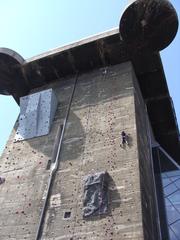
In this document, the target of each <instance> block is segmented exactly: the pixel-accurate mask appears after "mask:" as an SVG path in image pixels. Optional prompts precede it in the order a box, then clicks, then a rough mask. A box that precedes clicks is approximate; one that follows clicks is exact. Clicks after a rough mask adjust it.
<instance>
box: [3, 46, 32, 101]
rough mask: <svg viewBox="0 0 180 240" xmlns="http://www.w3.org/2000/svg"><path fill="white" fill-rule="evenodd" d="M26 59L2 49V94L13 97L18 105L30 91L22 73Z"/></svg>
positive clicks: (11, 51)
mask: <svg viewBox="0 0 180 240" xmlns="http://www.w3.org/2000/svg"><path fill="white" fill-rule="evenodd" d="M23 63H24V59H23V58H22V57H21V56H20V55H19V54H18V53H16V52H15V51H13V50H11V49H8V48H0V94H4V95H12V96H13V97H14V99H15V100H16V102H17V103H19V98H20V97H21V96H24V95H26V94H27V93H28V91H29V89H28V86H27V83H26V82H25V79H24V77H23V74H22V71H21V65H22V64H23Z"/></svg>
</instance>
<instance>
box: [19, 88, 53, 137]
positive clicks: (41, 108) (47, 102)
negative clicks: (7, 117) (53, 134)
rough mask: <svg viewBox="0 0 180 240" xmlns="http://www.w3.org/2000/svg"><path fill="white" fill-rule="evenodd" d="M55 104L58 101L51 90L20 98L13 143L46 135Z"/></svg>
mask: <svg viewBox="0 0 180 240" xmlns="http://www.w3.org/2000/svg"><path fill="white" fill-rule="evenodd" d="M57 104H58V101H57V98H56V95H55V93H54V91H53V90H52V89H48V90H44V91H41V92H37V93H33V94H31V95H28V96H25V97H21V98H20V116H19V126H18V128H17V132H16V135H15V142H16V141H21V140H25V139H30V138H33V137H38V136H43V135H46V134H48V133H49V131H50V128H51V124H52V121H53V119H54V115H55V112H56V109H57Z"/></svg>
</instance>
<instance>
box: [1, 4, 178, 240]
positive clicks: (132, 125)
mask: <svg viewBox="0 0 180 240" xmlns="http://www.w3.org/2000/svg"><path fill="white" fill-rule="evenodd" d="M177 27H178V20H177V16H176V13H175V10H174V9H173V7H172V6H171V4H170V3H169V2H167V1H157V0H154V1H142V0H138V1H136V2H134V3H133V4H132V5H130V6H129V7H128V8H127V10H126V11H125V12H124V14H123V15H122V18H121V21H120V28H119V29H120V31H119V29H114V30H111V31H108V32H105V33H102V34H99V35H96V36H93V37H90V38H87V39H85V40H82V41H79V42H75V43H73V44H71V45H68V46H65V47H60V48H57V49H55V50H52V51H49V52H46V53H44V54H42V55H39V56H37V57H33V58H31V59H28V60H24V59H23V58H22V57H21V56H19V55H18V54H17V53H15V52H13V51H12V50H9V49H5V48H2V49H0V93H1V94H11V95H12V96H13V97H14V99H15V100H16V102H17V103H18V104H19V105H20V115H19V118H18V121H17V122H16V123H15V126H14V129H13V131H12V134H11V136H10V138H9V140H8V142H7V145H6V147H5V149H4V152H3V154H2V156H1V158H0V174H1V178H0V203H1V204H0V239H1V240H8V239H9V240H15V239H18V240H23V239H29V240H30V239H32V240H33V239H44V240H60V239H62V240H82V239H92V240H121V239H122V240H160V239H164V240H165V239H166V240H168V239H173V238H171V233H170V230H169V229H168V221H167V220H166V219H167V213H166V206H165V201H164V198H163V185H162V183H163V181H162V178H161V174H163V172H165V171H166V170H174V168H173V167H172V165H171V166H170V165H168V163H167V164H166V161H165V160H164V164H165V167H164V169H162V166H160V161H161V160H162V159H165V158H168V159H170V160H171V164H174V165H173V166H176V167H177V168H178V164H179V163H180V145H179V132H178V127H177V123H176V118H175V113H174V109H173V106H172V100H171V98H170V95H169V92H168V88H167V83H166V79H165V76H164V72H163V67H162V63H161V59H160V55H159V51H160V50H161V49H163V48H164V47H166V46H167V45H168V44H169V43H170V42H171V41H172V40H173V38H174V37H175V34H176V32H177ZM123 134H124V135H123ZM164 156H165V157H164ZM153 159H154V160H153ZM169 166H170V167H169ZM179 219H180V218H179ZM174 239H175V238H174Z"/></svg>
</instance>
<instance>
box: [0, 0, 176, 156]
mask: <svg viewBox="0 0 180 240" xmlns="http://www.w3.org/2000/svg"><path fill="white" fill-rule="evenodd" d="M128 2H129V1H128V0H113V1H112V0H111V1H110V0H76V1H74V0H29V1H27V0H0V9H1V14H0V29H1V34H0V47H7V48H10V49H13V50H15V51H17V52H18V53H19V54H20V55H22V56H23V57H24V58H25V59H27V58H30V57H32V56H35V55H38V54H39V53H42V52H45V51H47V50H50V49H52V48H55V47H59V46H61V45H65V44H68V43H70V42H73V41H76V40H79V39H81V38H84V37H88V36H90V35H92V34H96V33H99V32H102V31H105V30H108V29H111V28H113V27H117V26H118V24H119V19H120V15H121V13H122V11H123V9H124V7H125V5H126V4H127V3H128ZM171 2H172V3H173V5H174V6H175V8H176V10H177V13H178V15H180V1H179V0H172V1H171ZM161 56H162V60H163V64H164V70H165V74H166V78H167V81H168V86H169V91H170V95H171V96H172V99H173V102H174V105H175V110H176V115H177V119H178V123H179V124H180V103H179V102H180V93H179V92H180V91H179V90H180V87H179V86H180V84H179V81H178V77H179V76H180V67H179V61H180V33H179V32H178V35H177V36H176V39H175V40H174V42H173V43H172V44H171V45H170V46H169V47H168V48H167V49H165V50H163V51H162V52H161ZM18 113H19V107H18V106H17V104H16V103H15V101H14V100H13V98H11V97H7V96H0V154H1V152H2V149H3V148H4V145H5V143H6V141H7V139H8V137H9V134H10V132H11V130H12V128H13V125H14V122H15V120H16V119H17V116H18Z"/></svg>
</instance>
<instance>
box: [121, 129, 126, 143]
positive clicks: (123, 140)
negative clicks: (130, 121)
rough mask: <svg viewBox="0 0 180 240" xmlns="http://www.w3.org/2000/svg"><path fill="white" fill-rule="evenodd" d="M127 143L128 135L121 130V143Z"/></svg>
mask: <svg viewBox="0 0 180 240" xmlns="http://www.w3.org/2000/svg"><path fill="white" fill-rule="evenodd" d="M125 144H126V145H128V136H127V134H126V133H125V132H124V131H122V132H121V145H122V146H124V145H125Z"/></svg>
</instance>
